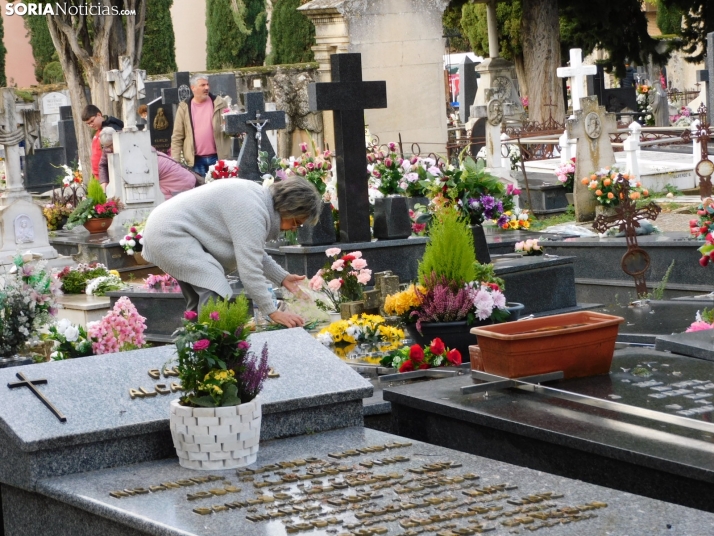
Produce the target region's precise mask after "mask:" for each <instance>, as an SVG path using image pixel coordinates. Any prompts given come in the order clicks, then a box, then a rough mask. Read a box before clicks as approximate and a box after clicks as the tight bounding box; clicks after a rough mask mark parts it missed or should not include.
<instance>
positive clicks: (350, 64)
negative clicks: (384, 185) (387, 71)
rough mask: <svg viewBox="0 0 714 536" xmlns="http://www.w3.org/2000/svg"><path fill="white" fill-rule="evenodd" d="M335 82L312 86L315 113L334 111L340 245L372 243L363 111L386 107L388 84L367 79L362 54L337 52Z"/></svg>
mask: <svg viewBox="0 0 714 536" xmlns="http://www.w3.org/2000/svg"><path fill="white" fill-rule="evenodd" d="M330 63H331V73H332V82H329V83H313V84H310V85H309V86H308V101H309V105H310V110H311V111H313V112H317V111H321V110H333V111H334V114H333V117H334V124H335V145H336V147H335V158H336V160H337V168H336V176H337V198H338V200H339V202H340V241H342V242H369V241H370V240H371V238H372V237H371V233H370V227H369V196H368V187H367V152H366V150H365V145H364V111H365V110H367V109H374V108H386V107H387V83H386V82H383V81H382V82H363V81H362V55H361V54H333V55H332V56H331V57H330Z"/></svg>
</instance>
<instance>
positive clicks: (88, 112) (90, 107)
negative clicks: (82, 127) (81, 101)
mask: <svg viewBox="0 0 714 536" xmlns="http://www.w3.org/2000/svg"><path fill="white" fill-rule="evenodd" d="M101 113H102V111H101V110H100V109H99V108H97V107H96V106H94V104H87V105H86V106H85V107H84V110H82V121H89V120H90V119H91V118H92V117H96V116H97V114H101Z"/></svg>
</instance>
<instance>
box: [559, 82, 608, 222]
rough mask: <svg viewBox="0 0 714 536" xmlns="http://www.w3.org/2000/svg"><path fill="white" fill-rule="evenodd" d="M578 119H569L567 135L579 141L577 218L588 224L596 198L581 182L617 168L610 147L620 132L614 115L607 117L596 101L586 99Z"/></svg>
mask: <svg viewBox="0 0 714 536" xmlns="http://www.w3.org/2000/svg"><path fill="white" fill-rule="evenodd" d="M579 104H580V105H579V108H580V109H578V110H577V111H576V112H575V117H571V118H570V119H568V121H567V123H566V132H567V133H568V138H569V139H571V140H572V139H576V138H577V140H578V141H577V145H576V149H575V158H576V163H575V187H574V192H573V193H574V194H575V218H576V220H577V221H589V220H592V219H593V218H594V217H595V205H596V201H595V196H593V194H592V192H591V191H590V190H588V187H587V186H586V185H584V184H582V183H581V181H580V179H581V178H582V177H586V176H588V175H590V174H591V173H592V172H594V171H597V170H599V169H601V168H603V167H607V166H612V165H614V164H615V154H614V153H613V151H612V145H611V144H610V133H611V132H614V131H615V130H616V129H617V120H616V119H615V114H612V113H607V112H606V111H605V107H604V106H600V105H598V101H597V97H596V96H594V95H593V96H591V97H583V98H582V99H580V103H579Z"/></svg>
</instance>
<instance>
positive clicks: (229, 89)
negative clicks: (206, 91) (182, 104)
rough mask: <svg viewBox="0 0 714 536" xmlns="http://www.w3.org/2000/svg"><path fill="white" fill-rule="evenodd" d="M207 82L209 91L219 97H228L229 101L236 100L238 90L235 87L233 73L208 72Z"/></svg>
mask: <svg viewBox="0 0 714 536" xmlns="http://www.w3.org/2000/svg"><path fill="white" fill-rule="evenodd" d="M208 84H209V85H210V87H211V93H213V94H214V95H219V96H221V97H230V99H231V103H232V104H235V103H237V102H238V90H237V89H236V75H235V74H233V73H221V74H209V75H208Z"/></svg>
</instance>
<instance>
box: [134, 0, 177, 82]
mask: <svg viewBox="0 0 714 536" xmlns="http://www.w3.org/2000/svg"><path fill="white" fill-rule="evenodd" d="M173 3H174V0H148V3H147V4H146V24H145V26H144V47H143V50H142V53H141V61H140V62H139V64H140V66H141V68H142V69H146V74H165V73H171V72H174V71H176V70H177V67H176V43H175V38H174V26H173V22H172V21H171V6H172V5H173Z"/></svg>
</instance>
